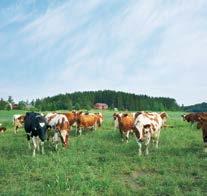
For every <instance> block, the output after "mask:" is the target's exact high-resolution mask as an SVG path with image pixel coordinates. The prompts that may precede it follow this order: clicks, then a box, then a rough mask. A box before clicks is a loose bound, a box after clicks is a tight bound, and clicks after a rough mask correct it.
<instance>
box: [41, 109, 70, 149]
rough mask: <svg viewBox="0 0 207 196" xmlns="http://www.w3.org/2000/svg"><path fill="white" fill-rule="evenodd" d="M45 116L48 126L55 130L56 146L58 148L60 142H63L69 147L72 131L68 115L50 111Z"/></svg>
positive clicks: (54, 139) (54, 140)
mask: <svg viewBox="0 0 207 196" xmlns="http://www.w3.org/2000/svg"><path fill="white" fill-rule="evenodd" d="M45 118H46V121H47V124H48V126H50V127H51V128H52V129H54V130H55V133H54V135H53V138H52V141H53V142H54V143H55V148H56V149H57V148H58V143H59V142H62V143H63V145H64V146H65V147H67V143H68V137H69V132H70V124H69V121H68V119H67V117H66V116H65V115H63V114H56V113H49V114H47V115H46V116H45Z"/></svg>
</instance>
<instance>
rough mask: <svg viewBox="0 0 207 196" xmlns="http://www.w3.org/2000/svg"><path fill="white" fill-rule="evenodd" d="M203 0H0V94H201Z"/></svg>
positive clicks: (206, 33)
mask: <svg viewBox="0 0 207 196" xmlns="http://www.w3.org/2000/svg"><path fill="white" fill-rule="evenodd" d="M206 10H207V1H206V0H197V1H195V0H188V1H187V0H174V1H172V0H156V1H154V0H128V1H127V0H110V1H109V0H87V1H83V0H68V1H64V0H59V1H58V0H41V1H40V0H27V1H25V0H16V1H13V0H1V1H0V75H1V76H0V97H3V98H7V97H8V96H9V95H12V96H13V98H14V99H15V100H16V101H19V100H21V99H23V100H27V99H29V100H31V99H34V98H38V97H45V96H52V95H56V94H59V93H66V92H74V91H84V90H98V89H112V90H121V91H126V92H132V93H136V94H147V95H150V96H165V97H173V98H175V99H176V100H177V102H178V103H179V104H185V105H189V104H194V103H199V102H203V101H207V12H206Z"/></svg>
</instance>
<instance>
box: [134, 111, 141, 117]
mask: <svg viewBox="0 0 207 196" xmlns="http://www.w3.org/2000/svg"><path fill="white" fill-rule="evenodd" d="M141 113H142V112H136V114H135V116H134V118H137V117H138V116H139V115H140V114H141Z"/></svg>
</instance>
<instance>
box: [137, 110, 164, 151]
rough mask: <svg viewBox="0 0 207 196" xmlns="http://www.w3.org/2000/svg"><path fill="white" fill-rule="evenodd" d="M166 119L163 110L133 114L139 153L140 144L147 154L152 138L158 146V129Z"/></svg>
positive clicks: (140, 149)
mask: <svg viewBox="0 0 207 196" xmlns="http://www.w3.org/2000/svg"><path fill="white" fill-rule="evenodd" d="M166 120H167V114H166V113H165V112H162V113H156V112H139V113H137V114H136V116H135V122H134V128H135V135H136V140H137V144H138V147H139V155H141V154H142V144H144V146H145V154H146V155H148V154H149V151H148V146H149V143H150V141H151V140H152V141H153V143H155V146H156V148H158V143H159V137H160V130H161V127H162V126H163V125H164V124H165V122H166Z"/></svg>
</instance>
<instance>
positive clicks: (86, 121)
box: [77, 112, 98, 135]
mask: <svg viewBox="0 0 207 196" xmlns="http://www.w3.org/2000/svg"><path fill="white" fill-rule="evenodd" d="M97 124H98V117H97V115H95V114H93V113H83V112H79V113H78V119H77V134H79V135H81V133H82V129H84V130H85V129H94V130H96V128H97Z"/></svg>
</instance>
